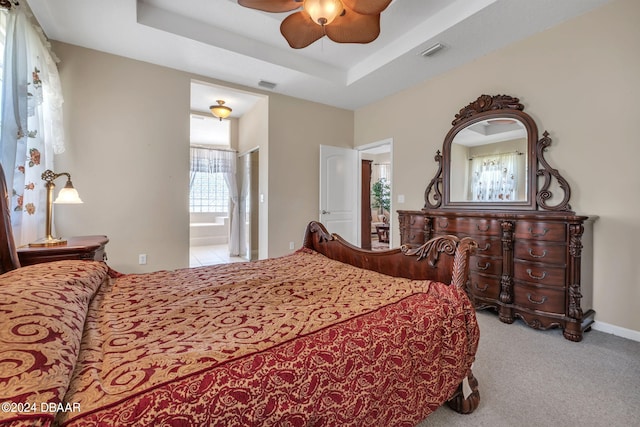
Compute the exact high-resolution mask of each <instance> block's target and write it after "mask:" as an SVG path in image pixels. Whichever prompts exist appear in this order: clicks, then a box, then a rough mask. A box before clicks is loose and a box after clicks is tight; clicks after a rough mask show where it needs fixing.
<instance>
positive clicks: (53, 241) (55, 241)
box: [29, 169, 82, 247]
mask: <svg viewBox="0 0 640 427" xmlns="http://www.w3.org/2000/svg"><path fill="white" fill-rule="evenodd" d="M62 175H65V176H66V177H67V183H66V184H65V186H64V188H63V189H62V190H60V193H58V197H57V198H56V200H55V202H54V201H53V189H54V188H55V184H54V183H53V181H54V180H56V179H57V178H58V177H60V176H62ZM42 179H43V180H45V181H46V182H47V216H46V237H45V238H43V239H40V240H37V241H35V242H33V243H29V246H30V247H33V246H36V247H38V246H59V245H66V244H67V240H66V239H59V238H56V237H53V236H52V235H51V219H52V211H53V203H60V204H76V203H82V200H80V196H79V195H78V191H77V190H76V189H75V188H73V184H72V183H71V175H69V174H68V173H67V172H62V173H55V172H53V171H52V170H50V169H47V170H46V171H44V172H43V173H42Z"/></svg>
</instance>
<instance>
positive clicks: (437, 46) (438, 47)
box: [420, 43, 446, 57]
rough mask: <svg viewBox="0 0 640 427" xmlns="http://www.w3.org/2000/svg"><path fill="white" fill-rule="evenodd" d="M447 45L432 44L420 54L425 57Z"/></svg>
mask: <svg viewBox="0 0 640 427" xmlns="http://www.w3.org/2000/svg"><path fill="white" fill-rule="evenodd" d="M445 47H446V46H445V45H443V44H442V43H436V44H434V45H433V46H431V47H430V48H428V49H425V50H423V51H422V52H420V55H422V56H424V57H427V56H431V55H435V54H436V53H438V52H440V51H441V50H442V49H444V48H445Z"/></svg>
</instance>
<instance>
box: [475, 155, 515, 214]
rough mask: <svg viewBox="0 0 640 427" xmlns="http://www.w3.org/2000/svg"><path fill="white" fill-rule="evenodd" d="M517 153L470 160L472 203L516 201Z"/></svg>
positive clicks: (477, 157)
mask: <svg viewBox="0 0 640 427" xmlns="http://www.w3.org/2000/svg"><path fill="white" fill-rule="evenodd" d="M517 177H518V153H507V154H493V155H487V156H475V157H473V158H472V159H471V177H470V178H471V186H470V190H471V195H470V196H471V197H470V200H473V201H485V202H494V201H515V200H518V178H517Z"/></svg>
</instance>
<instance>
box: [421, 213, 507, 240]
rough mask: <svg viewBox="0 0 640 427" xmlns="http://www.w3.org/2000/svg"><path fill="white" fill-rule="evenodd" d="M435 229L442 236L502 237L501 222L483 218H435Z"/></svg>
mask: <svg viewBox="0 0 640 427" xmlns="http://www.w3.org/2000/svg"><path fill="white" fill-rule="evenodd" d="M433 229H434V230H435V232H436V233H441V234H456V235H457V234H465V235H471V236H476V235H481V236H501V235H502V227H501V226H500V221H498V220H495V219H482V218H448V217H435V218H434V219H433Z"/></svg>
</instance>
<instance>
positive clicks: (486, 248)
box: [476, 243, 491, 251]
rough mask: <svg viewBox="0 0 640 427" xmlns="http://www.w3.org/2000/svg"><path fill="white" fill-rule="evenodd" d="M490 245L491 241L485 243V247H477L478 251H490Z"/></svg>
mask: <svg viewBox="0 0 640 427" xmlns="http://www.w3.org/2000/svg"><path fill="white" fill-rule="evenodd" d="M490 247H491V243H485V245H484V248H481V247H478V248H476V251H488V250H489V248H490Z"/></svg>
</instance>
